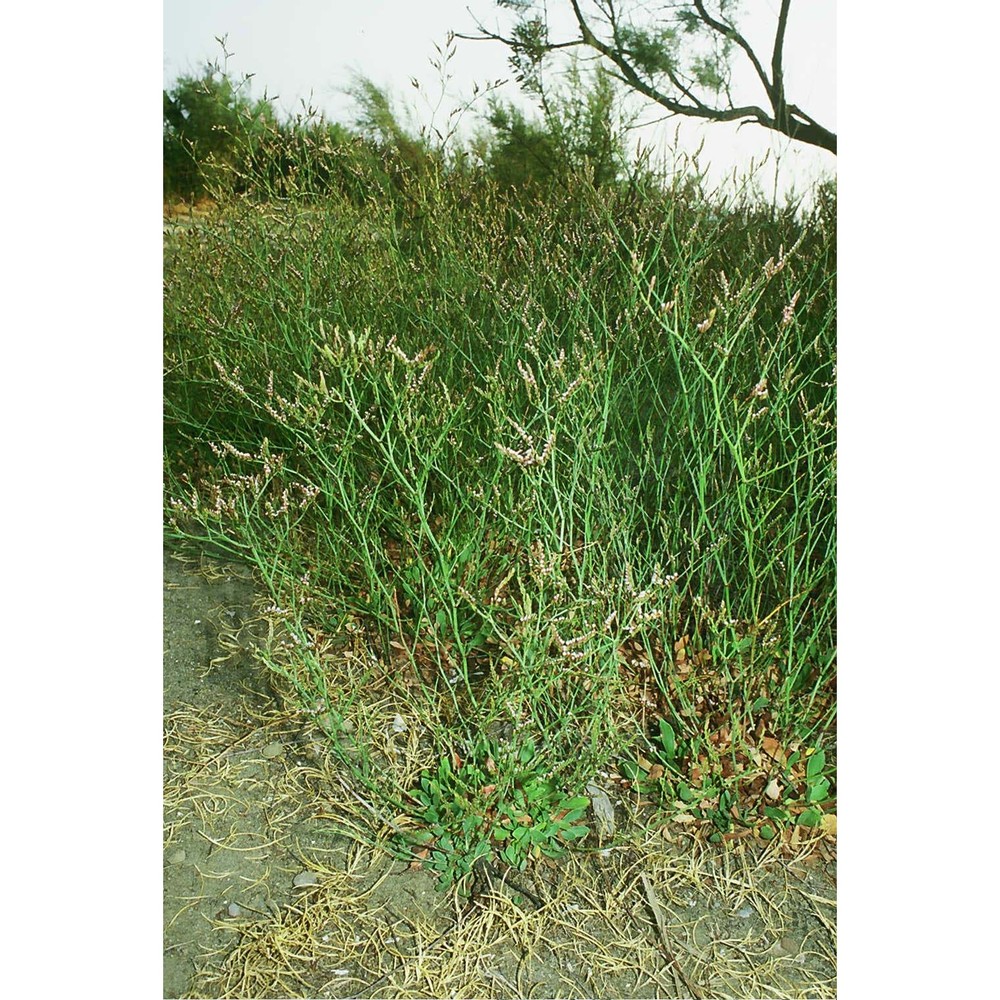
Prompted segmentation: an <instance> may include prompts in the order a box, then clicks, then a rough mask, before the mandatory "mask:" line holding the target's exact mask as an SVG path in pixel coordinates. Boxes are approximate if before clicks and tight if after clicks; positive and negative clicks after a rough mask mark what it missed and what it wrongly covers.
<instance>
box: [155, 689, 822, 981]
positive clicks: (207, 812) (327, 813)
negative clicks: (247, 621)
mask: <svg viewBox="0 0 1000 1000" xmlns="http://www.w3.org/2000/svg"><path fill="white" fill-rule="evenodd" d="M275 742H282V743H283V744H284V745H285V747H286V749H287V752H286V753H285V754H284V755H282V756H281V757H278V758H268V757H266V756H263V755H262V751H263V750H264V748H265V747H267V746H269V745H270V744H273V743H275ZM165 755H166V768H165V816H166V821H165V828H164V841H165V845H166V847H167V848H168V849H169V848H171V847H175V846H176V845H177V844H178V843H183V842H187V843H190V842H191V837H192V836H194V837H197V838H198V839H200V840H202V841H204V842H205V843H207V844H208V849H209V852H210V854H209V856H210V858H212V859H213V863H212V864H203V865H201V866H200V867H199V872H198V873H199V876H200V878H201V889H200V890H198V891H196V892H193V893H192V894H191V895H190V898H188V899H185V900H177V901H175V903H174V905H175V907H179V908H178V909H177V914H176V916H179V915H180V913H182V912H184V911H185V910H187V909H190V908H195V909H196V910H198V911H199V912H200V913H201V914H202V916H203V917H204V918H205V920H207V921H208V923H209V924H210V932H209V933H208V934H207V935H206V941H207V942H209V943H208V944H207V945H206V947H205V950H204V954H203V955H202V956H201V959H200V960H199V971H198V975H197V977H196V985H195V992H194V993H192V995H194V996H199V997H273V996H288V997H372V998H376V997H377V998H385V1000H388V998H396V997H398V998H409V997H447V996H463V997H511V998H513V997H518V998H520V997H542V996H544V997H567V998H568V997H596V996H621V997H625V996H628V997H678V996H695V997H730V996H731V997H762V996H769V997H770V996H774V997H799V996H810V997H833V996H834V995H835V957H834V952H835V948H836V932H835V915H836V902H835V900H833V899H832V898H829V896H830V893H829V890H826V889H824V885H825V884H828V883H824V882H823V881H822V880H821V879H819V878H818V877H817V875H816V873H815V871H813V870H812V868H811V866H810V857H813V858H815V851H814V847H815V844H814V843H805V844H802V845H800V846H799V848H798V850H796V851H792V852H791V853H790V851H789V845H788V844H781V843H778V842H775V843H773V844H772V845H769V846H768V847H767V848H766V849H765V850H764V851H763V853H762V852H761V850H760V848H759V847H757V848H754V847H753V846H752V845H751V844H749V843H748V842H746V841H736V842H733V843H731V844H728V845H725V846H724V847H723V848H705V847H702V846H699V845H697V844H694V843H690V842H689V843H687V844H686V845H684V846H680V845H679V844H677V843H671V842H669V841H668V840H666V839H664V837H663V836H661V835H659V834H652V833H650V834H647V835H643V836H640V837H638V838H636V839H634V840H632V841H631V842H628V843H622V844H620V845H618V846H614V847H611V848H609V849H607V850H604V851H601V852H599V853H598V852H595V853H582V852H578V853H573V854H569V855H567V856H566V857H565V858H563V859H561V860H560V861H559V862H552V863H550V864H549V865H548V866H545V867H540V868H539V869H537V870H536V872H535V873H534V886H535V890H536V891H537V893H538V895H539V896H540V897H541V900H542V905H541V906H540V907H538V908H537V909H536V908H533V907H528V906H525V907H521V906H519V905H517V904H516V903H515V901H514V899H513V897H512V891H511V889H510V888H509V887H507V886H503V885H500V884H496V883H493V884H490V885H486V886H484V887H483V888H482V891H481V892H480V893H477V894H476V895H474V896H473V898H472V899H471V900H463V899H462V898H460V897H455V896H445V895H442V894H439V893H436V892H434V891H433V890H432V888H431V882H432V880H431V878H430V876H429V875H428V873H426V872H420V871H414V870H410V869H406V868H405V866H403V865H401V864H400V863H398V862H396V861H395V860H394V859H393V857H392V856H391V855H390V853H389V852H388V850H387V849H386V847H385V846H384V845H383V843H382V842H380V841H377V840H375V841H373V842H371V843H369V844H368V845H363V844H361V843H353V844H349V843H347V842H337V843H334V844H332V845H330V846H319V847H317V846H314V845H311V838H309V837H308V832H309V831H310V830H315V829H321V828H322V827H323V825H324V824H325V823H326V819H325V817H330V818H332V817H334V816H336V817H338V819H339V820H340V823H339V824H338V825H339V826H340V827H341V828H349V827H350V826H352V825H354V826H355V827H356V829H357V830H358V831H359V832H361V831H364V830H368V831H371V830H372V823H371V819H372V817H371V815H370V814H369V813H368V811H367V809H366V807H365V805H364V804H363V801H362V799H361V798H360V797H359V796H358V795H357V794H356V792H354V791H352V789H351V788H350V785H349V783H348V782H347V781H345V780H344V774H343V772H342V769H341V768H339V767H338V766H337V765H336V763H335V761H334V759H333V758H332V756H330V755H328V754H326V753H325V752H324V751H323V748H322V745H321V744H320V743H318V742H317V743H311V742H310V740H309V738H308V736H304V735H303V733H302V730H301V729H300V727H299V726H298V724H297V723H296V721H295V718H294V717H293V716H291V715H290V714H288V713H286V712H278V711H269V712H259V711H254V710H253V709H251V708H249V707H248V708H247V709H246V713H245V714H242V713H241V714H240V716H239V717H227V718H222V717H217V716H214V715H212V714H211V713H209V712H199V711H195V710H193V709H185V710H182V711H179V712H176V713H174V714H173V715H171V716H170V717H169V718H168V719H167V720H166V742H165ZM327 825H328V824H327ZM326 843H327V844H328V845H329V841H327V842H326ZM303 867H305V868H307V869H308V870H310V871H312V872H315V873H316V874H317V876H318V884H317V885H315V886H309V887H305V888H303V889H299V890H294V891H293V892H292V894H291V895H289V892H288V887H289V886H290V884H291V879H292V876H293V875H294V873H295V872H296V871H298V870H301V869H302V868H303ZM401 869H402V870H401ZM251 890H253V891H256V892H257V894H258V895H262V896H263V897H264V898H265V899H266V900H267V905H264V906H261V907H260V908H259V911H256V912H255V911H253V910H252V909H249V910H247V909H245V910H244V912H243V913H242V914H241V917H240V919H238V920H234V919H232V918H231V917H230V916H229V915H228V914H227V913H225V912H223V911H218V912H215V913H212V912H211V910H212V909H213V907H215V906H216V905H217V901H218V899H219V898H220V894H223V895H226V897H227V898H232V897H233V895H234V893H235V892H237V891H238V892H239V893H240V894H241V895H240V898H246V897H247V894H248V892H250V891H251ZM167 935H168V938H169V936H170V927H169V926H168V928H167Z"/></svg>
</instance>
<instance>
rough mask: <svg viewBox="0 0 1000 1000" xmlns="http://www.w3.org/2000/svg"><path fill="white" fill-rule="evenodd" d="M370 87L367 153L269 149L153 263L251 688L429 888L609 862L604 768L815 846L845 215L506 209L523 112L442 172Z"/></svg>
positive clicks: (175, 525) (671, 808)
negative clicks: (250, 628)
mask: <svg viewBox="0 0 1000 1000" xmlns="http://www.w3.org/2000/svg"><path fill="white" fill-rule="evenodd" d="M598 97H599V98H600V99H595V100H594V101H593V102H591V104H590V105H589V106H591V107H593V108H595V109H597V110H598V111H600V113H601V114H605V113H607V110H608V108H609V107H610V105H609V103H608V102H607V100H606V99H605V97H601V96H600V95H598ZM368 99H369V101H370V102H371V107H370V108H369V110H370V111H371V110H372V109H375V110H378V111H379V113H380V114H381V115H382V118H381V119H380V121H381V126H382V134H381V136H379V135H375V134H369V135H359V136H355V137H345V136H346V133H345V135H344V136H340V138H339V139H338V140H337V141H336V142H335V141H334V138H336V137H335V136H334V137H333V138H332V136H333V132H331V127H330V126H329V125H328V124H326V123H323V122H322V121H319V122H316V123H314V126H313V125H310V123H309V122H308V121H301V120H300V121H299V122H297V123H293V124H292V125H284V126H280V127H279V126H276V125H273V124H272V125H268V128H269V129H270V131H269V132H268V133H267V137H266V141H264V140H263V139H262V140H261V141H260V142H259V143H258V144H257V145H256V146H254V147H253V148H252V149H251V153H252V155H247V156H244V157H243V158H242V159H239V158H233V159H231V160H230V161H229V163H230V170H231V172H230V174H229V177H230V179H231V181H232V183H230V184H229V186H228V187H227V188H223V187H219V188H218V189H217V200H218V203H219V210H218V211H217V212H216V213H215V214H214V215H212V216H211V217H209V218H208V219H207V220H205V221H204V222H203V223H202V224H199V225H197V226H192V227H189V228H188V229H186V230H185V231H184V232H181V233H177V234H175V235H173V236H171V237H170V238H169V240H168V243H167V247H166V252H165V319H164V330H165V358H166V366H165V376H164V388H165V399H166V414H165V446H166V454H165V463H166V482H167V488H166V494H167V524H168V529H167V530H168V533H169V535H170V536H171V537H172V538H174V539H175V540H178V541H184V542H187V543H191V544H195V545H199V546H210V547H212V548H213V549H215V550H222V551H224V552H227V553H229V554H231V555H235V556H238V557H239V558H241V559H244V560H246V561H247V562H249V563H250V564H252V565H253V566H255V567H256V569H257V571H258V574H259V576H260V578H261V580H262V582H263V585H264V586H265V587H266V588H267V589H268V590H269V592H270V594H271V596H272V598H273V605H272V607H271V610H270V612H269V614H268V616H269V620H270V622H271V626H272V627H271V630H270V640H269V642H268V643H266V644H265V646H264V648H263V649H262V650H261V652H260V656H261V659H262V662H263V663H264V664H265V665H266V666H267V667H268V668H269V669H270V670H272V671H273V672H274V673H275V674H276V675H279V676H280V677H281V678H283V681H284V684H285V686H286V689H287V691H288V692H289V695H290V697H292V698H293V699H295V700H296V702H297V703H298V704H299V705H300V706H301V707H302V709H303V710H304V711H306V712H308V713H310V714H311V715H312V717H313V718H314V719H315V720H316V721H317V723H318V724H320V725H321V726H322V728H324V729H325V731H326V732H327V733H328V734H329V736H330V742H331V747H332V748H333V749H334V750H335V752H337V753H339V754H341V755H342V756H343V760H344V762H345V764H346V765H347V766H348V767H349V768H350V770H351V773H352V774H353V775H354V777H355V779H356V781H357V783H358V787H359V788H360V789H363V790H364V793H365V801H366V802H367V803H368V804H369V806H370V809H371V812H372V815H373V817H377V819H378V825H380V826H381V829H382V830H383V831H384V832H391V833H392V835H393V836H394V837H396V838H397V839H398V842H399V843H400V844H404V845H406V847H407V849H408V850H411V851H413V852H415V853H416V855H417V856H418V857H420V858H422V859H423V860H424V863H425V864H428V865H429V866H430V867H432V868H433V869H434V870H435V871H437V872H438V874H439V876H440V878H441V881H442V884H452V883H463V880H464V879H465V878H466V876H468V875H469V873H470V872H471V871H472V869H473V867H474V866H475V864H476V862H477V861H478V860H479V859H480V858H485V857H490V858H499V859H501V860H503V861H505V862H506V863H508V864H510V865H512V866H514V867H519V866H522V865H523V864H524V863H526V862H527V861H528V860H529V859H530V858H531V857H533V856H535V855H541V854H551V853H556V852H558V851H561V850H563V849H565V847H566V846H568V845H570V844H573V843H577V842H579V841H581V840H586V841H587V842H590V841H592V840H593V839H594V838H593V837H592V836H590V833H591V831H590V826H589V823H588V821H587V819H586V818H585V810H586V808H587V801H586V796H585V795H584V791H585V789H586V788H587V787H588V785H589V784H590V783H592V782H593V781H594V779H595V776H597V775H598V774H601V775H603V776H604V778H603V779H602V780H603V781H604V784H605V785H606V786H607V787H608V788H611V786H612V784H613V785H614V790H615V792H616V794H617V796H618V797H619V800H620V801H622V802H626V803H631V805H632V806H633V807H635V808H645V809H646V810H647V812H646V814H645V815H646V820H645V821H646V822H664V823H666V822H677V823H681V824H687V825H688V826H690V827H697V828H699V829H702V828H703V829H704V831H705V833H706V835H708V836H712V837H715V838H721V837H727V836H733V835H736V834H739V833H743V832H745V833H747V834H750V833H755V834H757V835H759V836H761V837H764V838H768V837H770V838H773V837H774V836H776V835H777V834H779V833H780V831H781V830H782V829H783V828H787V827H788V826H790V825H791V824H793V823H796V822H797V823H800V824H812V825H818V824H820V823H821V822H822V821H823V817H824V815H825V814H826V813H827V812H829V811H830V809H831V807H832V803H833V794H834V791H835V784H834V782H835V775H834V773H833V771H832V768H831V767H830V765H828V763H827V761H828V759H829V758H828V755H827V753H826V752H825V751H826V750H829V749H831V743H832V739H833V727H834V719H835V689H834V683H835V680H834V678H835V666H834V664H835V649H836V623H835V474H836V460H835V387H836V342H835V285H834V282H835V271H836V257H835V231H834V226H833V218H834V209H835V191H834V189H833V188H832V187H828V188H826V189H823V190H821V191H820V192H818V195H817V199H816V207H815V208H814V209H812V210H811V211H809V212H799V211H796V209H795V208H794V206H789V207H787V208H784V209H782V208H780V207H777V206H774V205H762V204H760V203H759V202H757V201H755V200H753V199H752V198H751V197H750V196H749V195H748V194H743V195H724V194H722V193H715V194H711V193H706V192H705V191H704V190H703V189H702V188H701V186H700V183H699V182H698V181H697V180H696V179H692V177H691V176H690V175H688V176H682V175H675V176H673V177H671V178H666V177H663V176H657V175H656V174H655V173H653V172H651V171H650V170H649V169H648V167H640V166H638V165H632V168H631V169H630V170H624V171H612V172H611V173H609V174H605V175H602V177H601V183H600V184H597V183H595V172H594V169H593V164H592V163H590V162H589V161H588V160H587V157H586V156H583V160H582V162H580V163H577V164H575V165H574V164H572V163H569V164H567V163H562V164H559V165H558V166H559V171H560V173H559V176H560V177H561V182H560V183H559V184H548V185H546V186H544V188H539V186H538V183H537V181H538V175H537V174H532V175H531V178H533V179H528V180H526V181H525V184H524V185H519V184H516V183H512V176H513V175H512V173H511V162H512V161H511V156H512V148H513V147H512V146H511V141H512V137H514V136H515V134H516V133H517V129H518V128H520V125H518V123H517V122H516V121H514V120H513V119H511V118H509V117H508V118H503V117H502V116H500V117H496V121H495V122H494V124H495V125H496V126H497V128H498V131H497V132H496V143H497V145H496V147H495V148H493V149H492V150H491V149H489V148H487V149H485V150H484V148H483V146H482V142H483V141H484V140H483V139H482V137H480V139H479V140H477V142H478V143H479V150H480V154H479V155H473V153H472V151H468V153H469V155H467V156H459V155H454V152H453V153H452V154H450V155H445V153H444V151H442V150H440V149H438V150H436V151H435V150H434V149H433V148H432V147H431V146H430V145H429V144H428V143H427V142H426V140H423V139H420V137H409V138H408V139H407V136H406V132H405V130H404V129H403V128H402V127H401V126H400V125H399V124H398V122H395V121H394V120H393V121H391V122H390V121H387V120H386V119H385V117H384V116H385V114H386V113H388V111H389V109H388V106H387V105H383V104H379V102H378V101H377V100H376V95H374V94H373V93H371V92H368ZM497 107H498V106H495V107H494V113H495V115H496V108H497ZM259 117H260V120H262V121H263V120H264V118H266V116H259ZM522 124H523V123H522ZM539 127H541V126H539ZM404 139H405V140H406V141H404ZM246 148H247V147H244V151H246ZM544 148H548V149H549V150H550V152H549V153H548V154H547V155H553V156H554V155H556V154H555V153H554V152H551V150H557V149H558V148H560V147H559V146H558V143H555V142H554V141H553V144H552V145H551V146H550V147H545V146H544V145H543V144H540V143H535V144H534V145H533V146H532V149H533V150H535V151H536V152H537V150H539V149H544ZM573 148H574V150H576V153H579V147H578V146H574V147H573ZM484 152H485V155H483V153H484ZM574 155H576V154H574ZM268 165H270V166H274V165H278V167H280V169H279V168H278V167H275V171H271V172H269V171H270V166H268ZM500 165H502V168H503V171H504V172H503V173H498V172H497V169H499V166H500ZM265 167H266V169H265ZM495 168H496V169H495ZM545 176H552V175H551V173H550V174H546V175H545ZM530 185H534V188H533V193H532V196H531V197H530V198H526V197H525V196H524V194H525V191H526V190H527V187H528V186H530ZM539 190H544V197H539ZM415 831H416V832H415Z"/></svg>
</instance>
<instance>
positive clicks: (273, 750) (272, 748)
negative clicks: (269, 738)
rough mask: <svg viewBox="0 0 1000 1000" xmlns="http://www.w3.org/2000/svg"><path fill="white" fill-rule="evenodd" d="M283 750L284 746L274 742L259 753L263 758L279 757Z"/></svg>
mask: <svg viewBox="0 0 1000 1000" xmlns="http://www.w3.org/2000/svg"><path fill="white" fill-rule="evenodd" d="M284 749H285V747H284V744H282V743H279V742H278V741H277V740H276V741H275V742H274V743H268V745H267V746H266V747H264V749H263V750H261V753H262V754H263V755H264V756H265V757H280V756H281V754H282V753H283V752H284Z"/></svg>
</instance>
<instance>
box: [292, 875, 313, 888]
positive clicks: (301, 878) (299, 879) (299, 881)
mask: <svg viewBox="0 0 1000 1000" xmlns="http://www.w3.org/2000/svg"><path fill="white" fill-rule="evenodd" d="M292 885H294V886H295V888H296V889H301V888H302V887H303V886H306V885H319V876H318V875H317V874H316V873H315V872H299V873H298V875H296V876H295V878H293V879H292Z"/></svg>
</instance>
